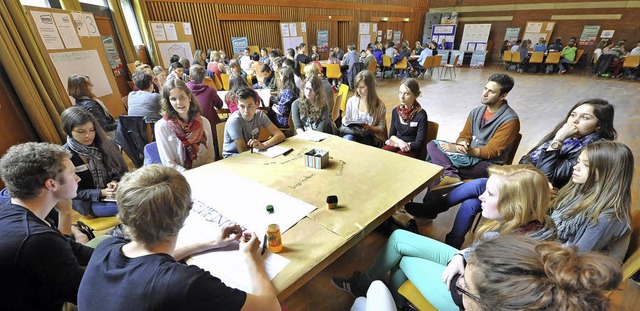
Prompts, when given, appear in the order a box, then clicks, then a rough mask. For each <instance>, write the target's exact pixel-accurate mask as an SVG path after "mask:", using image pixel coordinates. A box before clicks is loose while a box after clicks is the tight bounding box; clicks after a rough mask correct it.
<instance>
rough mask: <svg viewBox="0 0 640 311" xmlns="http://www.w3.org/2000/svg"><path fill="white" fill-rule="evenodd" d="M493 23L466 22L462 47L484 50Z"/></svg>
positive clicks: (463, 48)
mask: <svg viewBox="0 0 640 311" xmlns="http://www.w3.org/2000/svg"><path fill="white" fill-rule="evenodd" d="M490 31H491V24H465V25H464V30H463V31H462V41H461V42H460V49H461V50H466V51H475V50H483V51H484V48H485V47H486V45H487V42H488V40H489V32H490Z"/></svg>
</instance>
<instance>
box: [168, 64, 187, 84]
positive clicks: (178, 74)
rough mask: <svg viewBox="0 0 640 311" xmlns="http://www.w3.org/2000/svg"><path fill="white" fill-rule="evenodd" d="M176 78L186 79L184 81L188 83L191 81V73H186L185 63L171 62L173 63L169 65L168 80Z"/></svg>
mask: <svg viewBox="0 0 640 311" xmlns="http://www.w3.org/2000/svg"><path fill="white" fill-rule="evenodd" d="M176 78H178V79H181V80H182V81H184V83H187V82H189V80H191V78H190V77H189V75H188V74H186V73H184V65H182V64H181V63H180V62H175V63H171V65H169V76H167V81H169V80H173V79H176Z"/></svg>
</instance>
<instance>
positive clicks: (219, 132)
mask: <svg viewBox="0 0 640 311" xmlns="http://www.w3.org/2000/svg"><path fill="white" fill-rule="evenodd" d="M226 124H227V122H226V121H224V122H220V123H218V124H216V141H217V142H218V148H217V149H216V153H217V155H216V157H217V158H218V159H222V147H224V126H225V125H226Z"/></svg>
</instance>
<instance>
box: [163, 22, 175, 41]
mask: <svg viewBox="0 0 640 311" xmlns="http://www.w3.org/2000/svg"><path fill="white" fill-rule="evenodd" d="M164 33H165V34H166V36H167V41H178V33H177V32H176V25H174V24H170V23H166V24H164Z"/></svg>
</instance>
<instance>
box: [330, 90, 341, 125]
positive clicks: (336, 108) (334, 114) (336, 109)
mask: <svg viewBox="0 0 640 311" xmlns="http://www.w3.org/2000/svg"><path fill="white" fill-rule="evenodd" d="M342 96H343V94H338V95H337V96H336V98H335V100H334V101H333V109H332V110H331V120H332V121H333V122H335V121H336V120H338V118H340V115H342V114H341V110H340V104H341V103H342Z"/></svg>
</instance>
